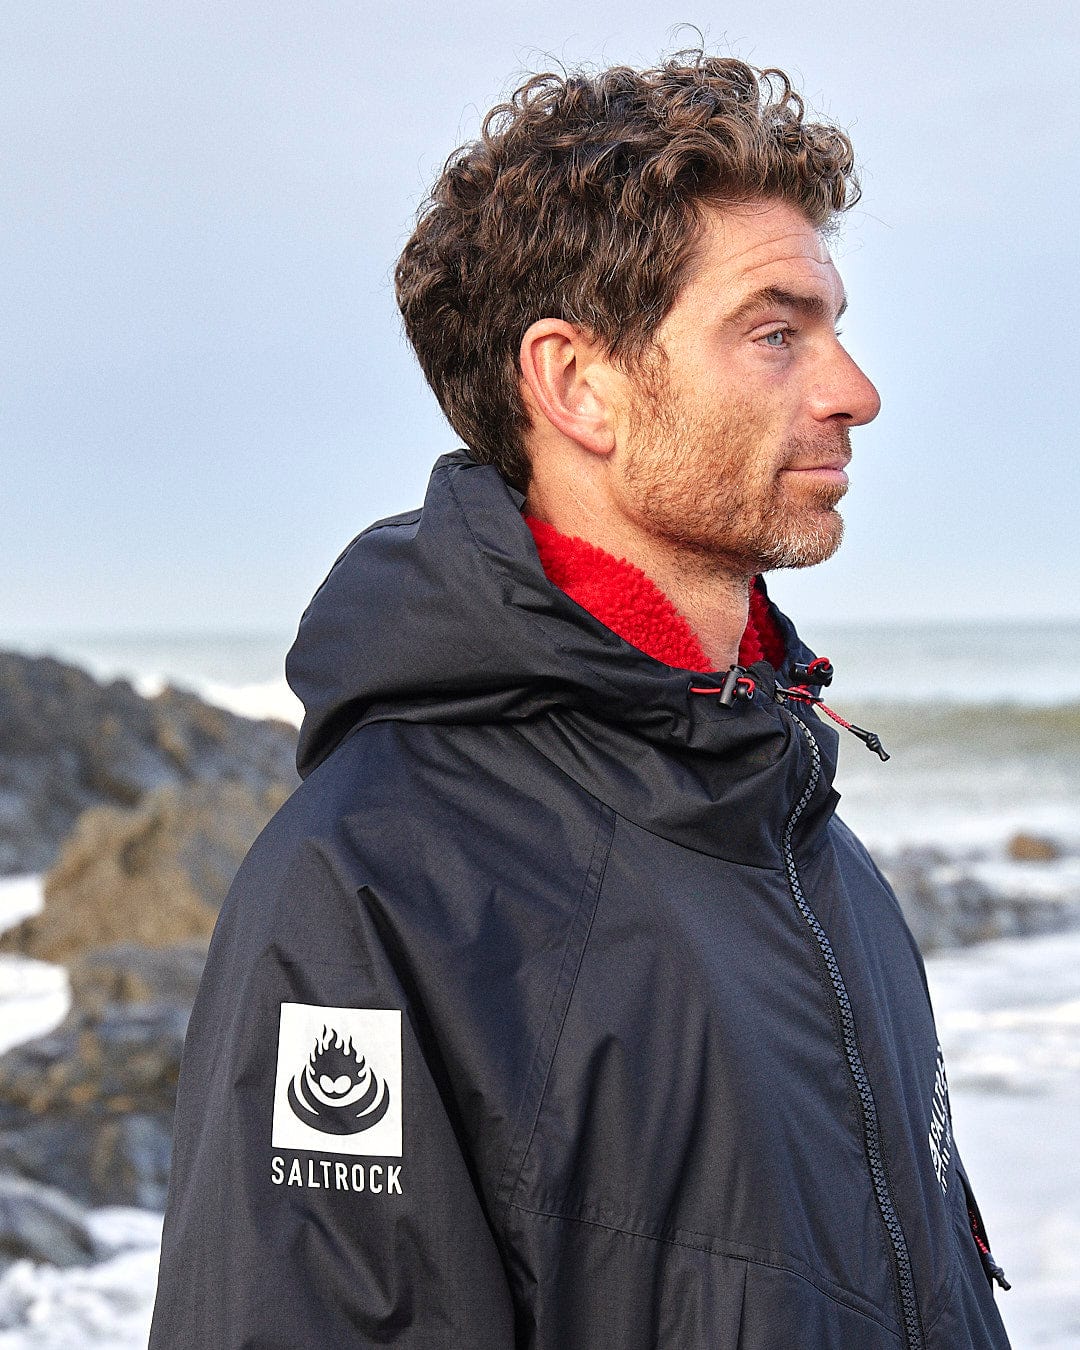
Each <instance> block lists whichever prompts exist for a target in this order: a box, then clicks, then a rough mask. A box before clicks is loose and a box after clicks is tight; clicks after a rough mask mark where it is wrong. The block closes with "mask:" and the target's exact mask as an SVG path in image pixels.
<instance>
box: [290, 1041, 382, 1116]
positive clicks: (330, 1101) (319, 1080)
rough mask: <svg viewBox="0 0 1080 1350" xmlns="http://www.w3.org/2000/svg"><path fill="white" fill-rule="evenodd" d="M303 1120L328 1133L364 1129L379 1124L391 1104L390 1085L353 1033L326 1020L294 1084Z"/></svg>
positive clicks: (295, 1105)
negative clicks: (368, 1060) (368, 1061)
mask: <svg viewBox="0 0 1080 1350" xmlns="http://www.w3.org/2000/svg"><path fill="white" fill-rule="evenodd" d="M289 1105H290V1106H291V1107H292V1111H293V1114H294V1115H295V1116H296V1117H297V1119H298V1120H302V1121H303V1122H304V1124H305V1125H308V1126H310V1127H311V1129H313V1130H321V1131H322V1133H323V1134H359V1133H360V1131H361V1130H370V1129H371V1127H372V1125H377V1124H378V1123H379V1121H380V1120H382V1118H383V1116H385V1115H386V1112H387V1110H388V1109H389V1107H390V1090H389V1088H388V1087H387V1085H386V1082H385V1081H384V1080H382V1079H379V1078H378V1077H376V1075H375V1072H374V1070H372V1069H371V1068H370V1067H369V1066H368V1065H367V1064H366V1063H365V1061H364V1056H363V1055H362V1054H361V1053H360V1051H359V1049H356V1048H354V1046H353V1042H352V1037H351V1036H349V1037H348V1038H347V1039H345V1040H343V1039H342V1037H341V1035H340V1033H339V1032H337V1031H335V1030H333V1028H330V1027H327V1026H324V1027H323V1029H322V1032H321V1033H320V1035H319V1036H318V1037H317V1038H316V1040H315V1045H314V1048H313V1049H312V1051H311V1054H310V1055H309V1056H308V1060H307V1063H306V1064H305V1065H304V1066H303V1068H301V1069H300V1070H299V1071H298V1072H297V1073H296V1075H295V1076H294V1077H293V1079H292V1082H291V1083H290V1084H289Z"/></svg>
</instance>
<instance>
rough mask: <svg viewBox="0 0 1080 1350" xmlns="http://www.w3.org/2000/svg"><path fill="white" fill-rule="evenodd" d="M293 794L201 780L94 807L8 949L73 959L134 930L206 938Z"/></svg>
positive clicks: (164, 938) (3, 940)
mask: <svg viewBox="0 0 1080 1350" xmlns="http://www.w3.org/2000/svg"><path fill="white" fill-rule="evenodd" d="M287 796H288V789H287V788H286V787H284V786H282V785H280V784H274V785H271V786H269V787H264V788H258V789H253V788H250V787H247V786H245V785H243V784H241V783H234V782H222V783H194V784H187V785H185V786H183V787H177V788H164V789H160V790H158V791H155V792H151V793H149V794H148V795H147V796H146V797H145V798H144V800H143V801H142V802H141V803H140V804H139V805H138V806H136V807H134V808H132V809H127V810H124V809H121V808H118V807H97V808H95V809H93V810H90V811H87V812H85V813H84V814H83V815H82V816H80V818H79V821H78V824H77V825H76V828H75V830H74V833H73V834H72V835H71V836H70V838H69V839H67V840H66V841H65V843H64V845H63V848H62V850H61V853H60V858H59V860H58V861H57V863H56V865H55V867H53V868H52V869H51V871H50V872H49V873H48V874H47V876H46V878H45V904H44V907H43V909H42V911H41V913H40V914H35V915H34V916H33V917H31V918H29V919H25V920H23V922H22V923H20V924H18V925H16V927H14V928H12V929H10V930H9V931H8V932H7V933H4V934H2V935H0V950H4V951H14V952H18V953H20V954H21V955H23V956H32V957H35V958H37V959H39V960H42V961H59V962H68V961H70V960H72V959H73V958H74V957H76V956H78V955H80V954H81V953H83V952H86V951H90V950H93V949H94V948H96V947H100V946H104V945H107V944H110V943H114V942H118V941H122V940H125V939H130V940H132V941H135V942H139V943H143V944H145V945H147V946H153V947H161V946H167V945H170V944H172V943H175V942H180V941H184V940H187V939H201V940H202V941H203V942H204V944H205V942H207V941H208V940H209V938H210V934H211V932H212V931H213V927H214V922H215V920H216V918H217V912H218V910H219V909H220V907H221V903H222V901H223V900H224V898H225V893H226V891H227V890H228V888H229V884H230V883H231V881H232V878H233V876H234V875H235V873H236V869H237V868H238V867H239V865H240V863H241V862H242V860H243V858H244V855H245V854H246V853H247V851H248V849H249V848H250V847H251V845H252V843H254V841H255V838H256V836H257V835H258V834H259V832H260V831H261V830H262V828H263V826H264V825H265V824H266V823H267V821H268V820H269V819H270V817H271V816H272V815H273V813H274V811H276V810H277V808H278V807H279V806H280V805H281V804H282V803H283V802H284V800H285V798H286V797H287Z"/></svg>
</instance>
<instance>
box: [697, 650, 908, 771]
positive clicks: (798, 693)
mask: <svg viewBox="0 0 1080 1350" xmlns="http://www.w3.org/2000/svg"><path fill="white" fill-rule="evenodd" d="M794 674H795V678H796V679H797V680H801V681H802V683H801V684H796V685H792V686H791V687H790V688H787V687H785V686H784V685H779V684H778V685H777V686H776V697H777V700H778V701H779V702H781V703H785V702H787V701H789V700H796V701H797V702H799V703H809V704H812V705H813V706H814V707H815V708H820V709H821V711H822V712H823V713H825V714H826V715H827V716H829V717H831V718H832V720H833V721H834V722H836V723H837V724H838V725H839V726H842V727H843V728H844V730H845V731H850V732H851V734H852V735H853V736H857V737H858V738H859V740H860V741H862V743H863V744H864V745H865V746H866V747H867V749H868V750H872V751H873V752H874V754H875V755H877V756H879V758H880V759H881V760H882V762H884V761H885V760H887V759H889V758H891V757H890V755H889V753H888V751H887V750H886V749H885V747H884V746H883V745H882V744H881V737H880V736H878V734H877V732H876V731H867V730H866V728H865V727H857V726H856V725H855V723H854V722H849V721H848V720H847V719H846V718H844V717H841V716H840V714H839V713H838V712H834V711H833V709H832V708H830V707H829V706H828V705H827V704H826V703H824V702H823V701H822V700H821V699H820V698H819V697H818V696H817V695H816V694H815V693H813V691H812V690H811V688H810V686H811V685H812V684H814V685H817V686H818V687H819V688H820V687H825V688H827V687H828V686H829V685H830V684H832V678H833V665H832V662H831V661H830V660H829V658H828V657H827V656H818V657H815V659H814V660H813V661H811V662H810V663H809V665H797V666H795V669H794ZM756 691H757V685H756V683H755V682H754V680H753V678H752V677H751V676H750V675H748V674H747V673H746V670H745V668H744V667H743V666H732V667H731V669H730V670H729V671H728V673H727V675H726V676H725V678H724V683H723V684H721V685H694V684H692V685H691V686H690V693H691V694H713V695H715V696H716V697H717V698H718V699H719V700H720V702H721V703H722V704H723V705H724V707H725V708H730V707H731V706H732V705H733V704H734V703H736V702H744V701H745V702H749V701H750V700H751V699H752V698H753V697H754V694H755V692H756Z"/></svg>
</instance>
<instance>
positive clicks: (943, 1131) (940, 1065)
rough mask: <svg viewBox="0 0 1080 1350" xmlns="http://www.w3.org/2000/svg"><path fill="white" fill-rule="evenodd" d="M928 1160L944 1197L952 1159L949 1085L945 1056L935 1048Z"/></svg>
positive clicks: (947, 1186)
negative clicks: (935, 1062) (932, 1165)
mask: <svg viewBox="0 0 1080 1350" xmlns="http://www.w3.org/2000/svg"><path fill="white" fill-rule="evenodd" d="M929 1139H930V1159H931V1161H932V1162H933V1164H934V1174H935V1176H936V1177H937V1179H938V1185H939V1186H940V1187H941V1193H942V1195H944V1194H945V1193H946V1192H947V1191H948V1189H949V1162H950V1160H951V1158H952V1120H951V1112H950V1110H949V1084H948V1081H947V1079H946V1077H945V1056H944V1055H943V1054H942V1053H941V1046H940V1045H939V1046H938V1048H937V1068H936V1070H935V1072H934V1100H933V1105H932V1106H931V1108H930V1135H929Z"/></svg>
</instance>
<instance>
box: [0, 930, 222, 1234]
mask: <svg viewBox="0 0 1080 1350" xmlns="http://www.w3.org/2000/svg"><path fill="white" fill-rule="evenodd" d="M203 958H204V950H203V944H202V943H201V942H197V943H181V944H177V945H175V946H171V947H165V948H158V949H147V948H145V947H142V946H140V945H138V944H136V943H121V944H117V945H116V946H114V947H112V948H108V949H105V950H102V951H98V952H94V953H91V954H89V955H88V956H86V957H83V958H81V959H80V960H78V961H76V962H75V963H74V964H73V966H72V968H71V986H72V1007H71V1011H70V1013H69V1014H68V1016H67V1018H66V1019H65V1021H64V1022H63V1023H62V1024H61V1026H60V1027H58V1028H57V1030H56V1031H55V1032H53V1033H52V1034H51V1035H48V1036H43V1037H41V1038H40V1039H38V1040H36V1041H32V1042H30V1043H28V1044H26V1045H22V1046H19V1047H17V1048H16V1049H14V1050H11V1051H9V1052H8V1054H6V1055H5V1056H3V1058H0V1174H4V1173H6V1174H8V1175H13V1174H14V1175H16V1176H18V1177H21V1178H23V1179H24V1180H25V1181H28V1182H32V1183H34V1184H35V1185H40V1184H47V1185H49V1186H52V1187H58V1188H59V1189H60V1190H62V1191H63V1192H64V1193H66V1194H67V1195H69V1196H73V1197H75V1199H76V1200H78V1201H80V1202H82V1203H84V1204H91V1205H137V1206H142V1207H144V1208H148V1209H155V1210H160V1209H162V1208H164V1204H165V1194H166V1189H167V1186H168V1176H169V1163H170V1160H171V1156H172V1121H173V1110H174V1107H175V1102H176V1081H177V1076H178V1074H179V1070H180V1054H181V1050H182V1049H183V1043H184V1033H185V1031H186V1029H187V1022H188V1016H189V1014H190V1010H191V1003H192V1001H193V999H194V996H195V991H196V988H197V986H198V981H199V976H200V974H201V972H202V965H203Z"/></svg>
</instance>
